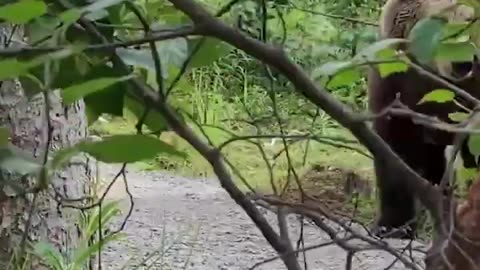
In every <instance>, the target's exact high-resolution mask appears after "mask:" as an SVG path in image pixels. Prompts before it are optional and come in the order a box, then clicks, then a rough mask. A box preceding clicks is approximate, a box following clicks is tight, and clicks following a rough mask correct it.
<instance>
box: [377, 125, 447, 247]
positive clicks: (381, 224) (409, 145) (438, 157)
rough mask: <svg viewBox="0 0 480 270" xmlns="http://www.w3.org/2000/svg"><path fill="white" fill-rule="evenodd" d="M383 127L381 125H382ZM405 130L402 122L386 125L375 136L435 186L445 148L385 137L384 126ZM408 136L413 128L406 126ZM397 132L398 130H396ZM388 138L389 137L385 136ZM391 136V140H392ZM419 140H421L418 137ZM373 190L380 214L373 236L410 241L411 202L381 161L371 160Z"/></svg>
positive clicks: (396, 176)
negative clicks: (373, 168)
mask: <svg viewBox="0 0 480 270" xmlns="http://www.w3.org/2000/svg"><path fill="white" fill-rule="evenodd" d="M384 124H385V123H384ZM399 124H400V125H402V126H404V127H405V124H406V123H405V122H403V121H402V122H399V123H397V121H390V122H389V123H388V124H387V125H386V126H385V125H384V126H383V127H381V128H380V130H378V131H379V133H380V135H383V136H382V137H383V138H384V140H385V141H386V142H387V143H388V144H389V145H390V147H391V148H392V150H393V151H395V152H396V153H397V154H398V155H399V156H400V158H402V160H404V161H405V162H406V163H407V164H408V165H409V166H410V167H411V168H412V169H413V170H415V171H416V172H417V173H419V174H420V175H421V176H423V177H424V178H426V179H427V180H428V181H430V182H431V183H439V182H440V180H441V179H442V176H443V172H444V170H445V154H444V153H445V147H446V146H445V145H435V144H428V143H424V142H423V141H422V140H421V139H418V138H419V137H417V138H416V139H415V138H413V137H410V138H405V137H399V133H396V135H395V134H392V133H385V132H384V131H385V130H389V129H388V125H394V127H398V126H399ZM409 128H411V129H403V134H405V130H410V131H411V132H412V134H414V133H415V127H414V126H410V127H409ZM396 132H398V130H396ZM389 134H390V135H389ZM392 135H395V136H392ZM420 138H421V137H420ZM374 167H375V174H376V178H377V187H378V190H379V201H380V209H379V210H380V211H379V212H380V213H379V217H378V218H377V221H376V224H375V226H374V228H373V233H374V234H376V235H377V236H379V237H388V238H413V237H414V236H415V230H416V222H415V217H416V207H415V198H414V195H413V193H412V192H411V191H410V189H409V188H408V186H407V185H406V182H405V181H404V179H403V177H402V176H399V174H398V172H396V171H395V170H393V169H392V168H390V167H389V166H388V164H387V163H386V162H385V160H383V158H382V157H375V159H374Z"/></svg>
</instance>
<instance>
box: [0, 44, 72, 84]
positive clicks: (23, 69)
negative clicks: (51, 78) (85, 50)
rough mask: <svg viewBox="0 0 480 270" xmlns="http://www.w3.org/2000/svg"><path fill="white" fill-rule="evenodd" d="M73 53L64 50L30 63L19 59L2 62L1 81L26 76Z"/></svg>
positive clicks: (0, 63) (45, 55) (0, 69)
mask: <svg viewBox="0 0 480 270" xmlns="http://www.w3.org/2000/svg"><path fill="white" fill-rule="evenodd" d="M72 53H73V50H72V49H63V50H60V51H56V52H53V53H49V54H44V55H41V56H38V57H35V58H33V59H31V60H29V61H27V60H24V61H19V60H17V59H5V60H0V80H6V79H12V78H16V77H19V76H20V75H25V74H27V73H28V70H29V69H31V68H33V67H36V66H38V65H41V64H43V63H44V62H46V61H49V60H58V59H62V58H65V57H68V56H69V55H71V54H72Z"/></svg>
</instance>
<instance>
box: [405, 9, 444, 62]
mask: <svg viewBox="0 0 480 270" xmlns="http://www.w3.org/2000/svg"><path fill="white" fill-rule="evenodd" d="M446 23H447V21H446V20H445V19H441V18H436V17H429V18H426V19H422V20H420V21H419V22H418V23H416V24H415V26H414V27H413V28H412V31H411V32H410V34H409V39H410V40H411V44H410V48H409V49H410V51H411V52H412V54H413V55H414V56H415V58H416V59H417V60H418V61H419V62H420V63H422V64H429V63H430V62H431V60H432V59H433V57H434V55H435V51H436V49H437V47H438V44H440V40H441V38H442V34H443V33H442V29H443V26H444V25H445V24H446Z"/></svg>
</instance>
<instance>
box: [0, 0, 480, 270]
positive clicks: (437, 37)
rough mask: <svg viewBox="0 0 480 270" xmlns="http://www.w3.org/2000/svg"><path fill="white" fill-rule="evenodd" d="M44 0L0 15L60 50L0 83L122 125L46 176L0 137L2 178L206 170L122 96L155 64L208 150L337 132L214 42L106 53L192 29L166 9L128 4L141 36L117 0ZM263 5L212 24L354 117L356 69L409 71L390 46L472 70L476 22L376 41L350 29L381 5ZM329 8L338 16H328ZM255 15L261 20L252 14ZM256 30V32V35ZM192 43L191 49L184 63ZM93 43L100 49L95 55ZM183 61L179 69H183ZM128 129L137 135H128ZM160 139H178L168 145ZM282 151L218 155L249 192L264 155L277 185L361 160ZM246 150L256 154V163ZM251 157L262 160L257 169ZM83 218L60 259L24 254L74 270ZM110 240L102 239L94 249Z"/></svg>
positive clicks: (16, 68) (5, 70)
mask: <svg viewBox="0 0 480 270" xmlns="http://www.w3.org/2000/svg"><path fill="white" fill-rule="evenodd" d="M465 1H466V2H468V3H469V4H470V5H472V6H474V7H475V8H476V11H477V14H479V12H478V10H480V8H479V7H480V6H479V5H478V3H477V2H476V1H471V0H465ZM54 2H55V1H33V0H24V1H17V2H15V3H10V4H7V5H3V6H1V7H0V18H1V19H4V20H5V21H7V22H10V23H16V24H22V25H23V26H24V27H25V29H26V30H27V31H26V36H27V37H28V40H29V41H28V42H29V45H31V46H33V47H35V48H43V49H44V48H46V47H60V48H63V50H57V51H50V52H49V53H47V54H40V53H38V54H36V53H33V54H32V55H30V54H29V55H27V54H25V55H23V54H22V55H21V56H20V57H16V58H7V57H4V58H2V59H0V80H5V79H10V78H15V77H20V80H21V82H22V85H23V87H24V88H25V91H26V93H27V95H28V96H33V95H36V94H42V93H44V92H45V91H49V90H50V89H46V88H51V89H55V88H59V89H61V90H60V91H61V96H62V98H63V102H64V104H65V105H75V103H76V102H78V101H79V100H82V99H83V100H84V101H85V104H86V111H87V116H88V122H89V125H90V126H91V127H98V125H100V124H99V121H98V119H99V118H100V116H104V117H106V118H109V117H113V119H121V118H125V119H126V118H128V124H129V128H128V129H126V130H125V129H123V128H122V127H120V126H119V124H118V122H115V121H114V120H112V121H110V122H109V123H107V124H104V126H103V127H104V128H105V126H107V125H108V130H107V131H105V132H104V133H114V134H113V135H112V134H107V135H111V136H105V137H104V138H103V140H100V141H97V142H88V141H82V142H80V143H78V144H77V145H75V146H72V147H69V148H64V149H61V150H59V151H57V152H55V153H53V157H52V158H51V159H50V160H49V162H48V164H47V165H46V166H44V165H42V164H41V163H39V162H38V161H36V160H31V159H29V158H28V156H27V155H25V153H21V151H20V150H19V149H17V148H15V147H12V145H10V144H9V143H8V140H7V139H8V133H7V132H6V130H5V129H0V142H1V147H0V167H2V168H8V169H10V170H14V171H16V172H19V173H21V174H39V172H44V173H46V174H48V173H50V172H52V171H54V170H58V169H60V168H61V167H62V166H63V165H64V164H65V163H66V162H67V161H69V160H70V158H71V157H72V156H74V155H76V154H78V153H81V152H83V153H87V154H89V155H91V156H93V157H94V158H96V159H97V160H99V161H103V162H107V163H120V162H128V163H133V162H140V161H143V162H149V163H154V164H156V166H159V165H158V164H166V163H168V165H166V166H170V165H171V164H173V165H172V167H174V168H175V169H177V170H186V169H189V170H190V172H191V173H196V174H200V173H205V174H208V173H211V168H210V164H208V163H207V162H206V161H205V160H204V159H203V157H201V156H200V155H199V154H198V153H197V152H196V151H194V150H193V148H192V147H191V146H190V145H188V144H187V143H186V142H184V141H182V140H180V139H179V138H178V136H176V135H172V134H171V133H169V132H168V126H167V123H166V121H165V119H164V117H163V116H162V115H161V114H160V113H159V112H158V111H156V110H153V109H146V106H145V105H146V104H144V100H143V97H142V96H139V95H138V93H133V92H132V91H131V90H132V87H131V83H132V78H133V77H135V79H136V80H141V81H143V82H145V83H146V84H147V85H149V86H150V87H152V89H155V90H157V91H159V90H160V89H159V88H160V85H158V82H157V76H156V73H155V72H156V69H155V61H154V60H155V58H156V57H158V59H159V60H160V62H161V69H162V74H161V78H162V79H163V84H164V85H163V88H164V89H170V88H171V89H172V91H171V92H170V93H169V96H168V102H169V103H170V104H171V105H172V106H173V107H174V109H175V110H177V111H178V112H179V113H180V116H181V117H182V120H183V121H184V123H186V124H188V125H189V126H191V127H192V128H193V129H194V130H195V132H196V134H197V135H199V136H202V137H208V139H209V141H210V142H211V143H212V144H213V145H219V144H221V143H224V142H225V141H227V140H229V139H231V138H233V137H234V136H236V135H252V134H267V133H272V134H279V133H280V132H285V133H287V134H295V133H302V134H303V133H312V134H316V135H319V136H322V135H325V136H328V135H331V133H334V134H338V133H340V134H341V135H345V134H344V133H345V132H344V131H343V130H341V129H339V127H338V124H337V123H335V122H334V121H332V120H331V119H330V118H329V117H328V116H327V115H326V114H325V113H324V112H322V111H319V110H318V108H317V107H316V106H314V105H313V104H311V103H310V102H308V101H306V100H305V99H303V98H300V97H299V96H298V95H297V94H296V93H295V92H294V91H292V85H291V84H290V83H289V82H288V81H287V80H286V79H285V78H284V77H283V76H281V75H280V74H279V72H278V71H277V70H274V69H267V68H266V67H265V66H264V65H263V64H262V63H258V61H256V60H255V59H253V58H252V57H250V56H248V55H247V54H246V53H244V52H242V51H241V50H238V49H236V48H234V47H232V46H230V45H228V44H226V43H225V42H222V41H220V40H217V39H215V38H212V37H207V38H202V37H199V36H188V37H185V38H183V37H182V38H175V39H171V40H166V41H158V42H155V44H154V45H155V46H156V49H157V51H158V55H152V49H151V47H150V44H148V43H145V44H140V45H136V46H123V45H121V46H120V45H118V44H120V43H122V42H130V41H131V40H138V39H140V38H143V37H144V36H145V35H151V34H152V33H153V34H157V33H159V32H155V31H160V30H165V29H166V28H168V29H171V28H174V27H177V26H179V25H185V24H186V23H190V21H189V19H188V18H187V17H186V16H185V15H184V14H182V13H181V12H179V11H178V10H176V9H175V8H174V7H173V6H172V5H171V3H169V2H168V1H163V0H149V1H143V0H142V1H131V2H130V3H131V4H132V5H134V6H135V7H137V8H138V13H139V14H141V15H143V16H144V17H145V20H146V22H147V23H148V24H149V25H150V27H151V29H152V31H153V32H149V33H147V32H145V31H144V29H143V25H142V22H141V21H140V20H139V19H138V17H137V14H136V13H134V12H132V9H131V8H130V6H129V5H125V1H124V0H100V1H93V2H92V1H85V0H78V1H71V2H72V8H70V9H65V8H61V6H59V5H56V4H55V3H54ZM261 2H262V1H253V0H251V1H241V3H239V4H237V5H235V7H233V10H232V11H231V12H230V13H228V14H225V15H224V16H223V18H222V19H224V20H225V21H226V22H228V23H231V24H233V23H236V24H237V25H238V27H239V29H240V31H243V32H244V33H246V34H248V35H249V36H250V37H251V38H256V39H266V40H267V41H268V42H269V43H274V44H281V45H282V46H283V47H284V49H285V51H286V52H287V53H288V55H289V57H291V59H293V60H294V61H295V62H296V63H297V64H298V65H300V66H301V67H302V68H304V69H305V70H306V71H307V72H308V73H309V74H311V75H312V77H313V78H314V79H315V80H316V81H317V83H319V84H322V85H324V86H325V87H326V90H327V91H329V92H330V93H332V94H333V95H334V96H335V97H337V98H338V99H339V100H341V101H342V102H344V103H347V104H348V105H349V106H351V107H354V108H360V109H365V108H366V102H365V99H366V98H365V92H366V84H365V70H366V68H367V67H368V66H375V67H377V68H378V69H379V71H380V74H381V76H383V77H385V76H388V75H390V74H393V73H400V72H405V71H407V70H408V68H409V66H408V62H409V61H406V60H408V59H407V56H402V55H398V54H397V52H396V50H395V47H396V46H398V45H400V44H407V45H409V46H410V51H411V53H412V54H413V56H415V57H416V58H417V59H418V60H419V61H420V62H421V63H423V64H431V63H435V62H436V61H462V60H470V59H472V57H473V55H475V53H476V48H477V47H478V46H477V45H476V44H477V43H476V42H477V41H478V40H479V38H478V35H479V34H478V33H479V31H478V26H477V24H476V23H475V24H474V27H473V28H474V29H473V30H468V31H465V33H463V34H461V35H454V34H456V33H458V31H460V30H461V29H462V28H463V27H466V24H465V23H464V24H448V23H446V21H445V20H443V19H440V18H437V17H431V18H426V19H423V20H421V21H420V22H419V23H417V24H416V25H415V26H414V27H413V30H412V31H411V34H410V36H409V37H408V39H386V40H382V41H377V42H375V40H376V38H377V34H376V33H377V31H378V29H377V28H376V27H375V26H372V25H370V24H361V23H358V21H369V22H372V21H373V22H375V21H377V17H378V6H379V5H380V1H373V0H362V1H357V0H356V1H351V0H339V1H334V2H332V1H319V0H309V1H298V0H294V1H281V0H276V1H267V8H268V9H267V10H268V14H263V11H262V6H261ZM47 4H48V8H49V9H48V14H47ZM203 4H205V6H206V7H208V8H209V9H210V10H211V11H212V12H214V11H217V10H218V9H219V7H221V6H223V5H224V4H225V3H224V1H219V0H215V1H214V0H205V1H203ZM329 12H333V13H334V14H335V15H336V16H331V14H330V15H329V14H327V13H329ZM80 15H83V18H84V19H86V20H91V22H92V24H93V25H95V26H97V27H98V30H99V34H101V35H103V37H102V38H98V37H95V35H91V34H88V33H86V32H85V31H84V30H83V29H82V28H81V27H78V25H75V24H74V23H75V22H76V21H77V20H78V19H79V18H80ZM264 15H266V18H263V16H264ZM325 15H326V16H325ZM342 17H343V18H356V21H357V22H356V23H355V22H354V21H355V20H340V19H339V18H342ZM264 21H266V24H267V25H266V30H267V31H266V32H264V31H263V29H262V27H263V23H264ZM82 27H84V25H82ZM475 27H476V28H475ZM97 34H98V33H97ZM104 42H115V44H116V45H115V46H111V48H108V46H106V45H105V44H103V43H104ZM199 44H200V45H201V46H200V47H198V51H196V53H195V54H194V55H193V56H192V55H191V54H192V53H193V52H194V51H195V50H196V48H197V46H198V45H199ZM102 46H104V47H103V49H102V50H100V49H98V48H100V47H102ZM86 48H88V50H86ZM112 53H115V54H116V55H117V56H118V57H119V58H120V59H121V60H122V61H123V62H124V63H125V64H126V65H127V67H128V69H129V70H128V71H127V72H126V71H124V70H122V69H121V68H120V67H119V65H117V64H116V63H112V61H111V59H112V58H111V55H112ZM186 61H189V63H188V65H186ZM184 66H186V67H187V69H186V73H185V75H184V76H182V78H180V79H178V80H177V76H178V74H179V72H180V71H181V70H182V68H183V67H184ZM47 67H48V69H47ZM47 86H48V87H47ZM299 90H301V89H299ZM454 97H455V95H454V93H453V92H452V91H450V90H447V89H437V90H435V91H432V92H430V93H428V94H427V95H425V96H424V97H423V98H422V99H421V101H420V102H419V104H422V103H425V102H436V103H445V102H450V101H453V99H454ZM149 105H150V104H149ZM185 116H187V117H185ZM277 117H279V118H280V120H279V119H277ZM449 117H450V118H451V119H452V120H454V121H463V120H465V119H466V118H467V117H468V114H465V113H460V112H458V113H452V114H450V115H449ZM185 119H187V120H185ZM279 122H281V123H279ZM138 123H141V125H139V124H138ZM137 124H138V126H136V125H137ZM115 125H116V126H115ZM112 126H113V127H112ZM105 129H107V128H105ZM137 129H138V130H141V131H142V132H145V133H149V135H141V134H134V133H136V132H137ZM332 130H334V132H332ZM152 134H155V135H157V136H158V138H156V137H154V136H152ZM102 135H105V134H102ZM347 137H349V136H347ZM169 140H171V141H175V140H178V141H176V142H174V143H173V142H170V141H169ZM288 143H289V144H290V147H291V148H290V151H289V154H290V155H291V160H288V158H287V156H286V154H285V153H284V150H283V144H281V143H276V144H275V143H274V142H271V144H270V145H269V144H268V142H265V141H262V140H251V141H248V142H246V141H242V142H238V143H235V144H232V145H229V146H228V147H226V148H225V149H224V154H225V156H226V157H227V158H230V159H231V160H232V163H233V164H234V165H237V166H238V167H237V168H238V169H239V171H240V172H243V174H244V176H246V178H247V179H255V180H256V181H258V182H261V183H257V184H259V185H262V183H263V185H265V183H268V180H270V179H269V177H270V176H271V175H270V172H269V170H268V168H267V166H266V164H265V159H266V160H267V161H268V162H270V163H271V165H272V164H273V165H272V167H274V168H273V172H272V174H273V175H274V178H275V179H277V178H280V177H283V176H285V175H286V174H289V173H290V171H289V170H290V166H291V165H293V167H295V168H298V167H304V166H307V165H308V164H309V163H310V164H311V163H316V162H318V161H322V162H325V163H327V162H334V163H346V164H347V165H348V166H350V167H354V168H356V167H359V166H362V167H363V166H365V163H367V162H366V161H365V159H364V158H362V157H361V156H359V155H352V154H351V152H348V151H345V152H341V151H338V149H337V148H332V147H330V146H328V147H327V146H325V144H328V143H325V142H322V143H320V142H315V143H312V142H311V141H309V142H306V141H293V140H292V141H289V142H288ZM258 145H261V146H262V147H263V149H264V152H263V153H261V152H260V151H259V146H258ZM469 147H470V149H471V150H472V151H473V152H475V155H476V156H478V155H479V154H480V143H479V142H478V138H477V137H476V136H472V138H471V139H470V141H469ZM332 153H333V154H332ZM263 154H265V156H267V157H266V158H265V159H264V156H263ZM307 159H308V160H307ZM368 164H370V163H368ZM369 166H370V165H369ZM209 170H210V171H209ZM207 171H208V172H207ZM364 203H365V205H364V206H362V207H365V208H367V207H371V206H370V205H371V204H372V203H371V202H364ZM105 207H106V209H105V212H104V211H102V214H103V215H104V217H102V219H103V218H105V220H104V221H102V223H103V222H105V223H106V222H108V220H110V218H111V217H112V216H113V215H114V213H116V211H115V210H114V206H113V205H106V206H105ZM92 215H93V216H92V217H90V218H88V219H87V220H84V221H82V222H83V225H84V227H86V228H87V229H86V234H85V235H84V236H83V237H84V238H83V239H82V242H81V244H80V246H81V247H80V248H79V249H78V250H77V251H76V252H75V253H74V254H70V257H68V258H64V257H62V256H61V255H60V254H59V253H58V252H57V251H56V249H54V248H53V247H52V246H49V245H46V244H38V245H37V246H36V253H37V254H38V255H39V256H41V257H42V258H43V259H44V261H45V262H46V263H47V264H48V265H49V266H50V267H51V268H52V269H72V270H73V269H80V268H79V267H81V265H83V264H84V263H85V262H86V261H87V260H88V258H89V257H91V255H92V254H94V253H95V252H96V251H98V250H99V249H101V248H102V246H103V243H100V242H98V241H97V242H95V244H94V245H93V246H91V245H87V244H86V241H87V239H91V238H92V237H93V236H94V234H95V232H98V230H100V229H102V228H98V227H97V225H96V224H98V219H100V217H98V212H94V213H93V214H92ZM96 215H97V216H96ZM115 238H116V237H113V236H112V238H108V239H106V241H113V240H115Z"/></svg>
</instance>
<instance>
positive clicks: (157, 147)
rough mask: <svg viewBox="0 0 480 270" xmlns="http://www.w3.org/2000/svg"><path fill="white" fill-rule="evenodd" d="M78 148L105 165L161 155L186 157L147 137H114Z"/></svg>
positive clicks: (80, 145)
mask: <svg viewBox="0 0 480 270" xmlns="http://www.w3.org/2000/svg"><path fill="white" fill-rule="evenodd" d="M78 148H79V149H80V150H81V151H82V152H85V153H88V154H90V155H91V156H93V157H94V158H95V159H97V160H99V161H102V162H105V163H123V162H127V163H132V162H137V161H141V160H148V159H152V158H155V157H156V156H157V155H160V154H171V155H176V156H181V157H183V156H184V154H183V153H180V152H178V151H177V150H175V149H174V148H173V147H172V146H171V145H169V144H167V143H165V142H162V141H161V140H159V139H156V138H154V137H152V136H147V135H114V136H110V137H106V138H104V139H103V140H102V141H99V142H88V143H81V144H79V146H78Z"/></svg>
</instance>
